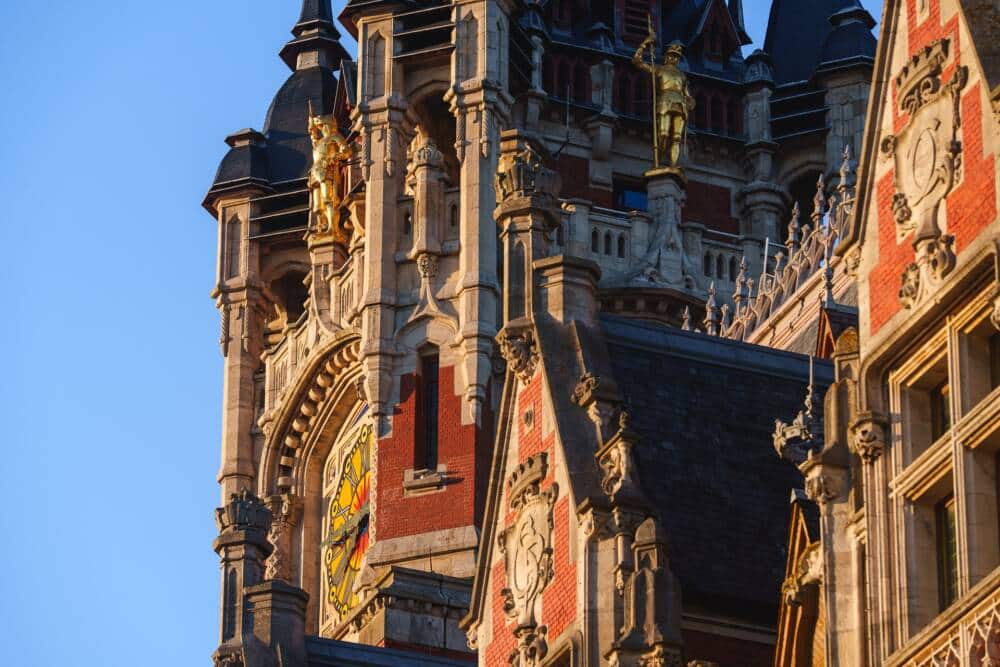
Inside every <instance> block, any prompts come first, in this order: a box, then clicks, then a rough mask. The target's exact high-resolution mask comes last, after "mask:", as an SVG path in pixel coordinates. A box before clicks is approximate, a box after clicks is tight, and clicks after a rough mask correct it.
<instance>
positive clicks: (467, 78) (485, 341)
mask: <svg viewBox="0 0 1000 667" xmlns="http://www.w3.org/2000/svg"><path fill="white" fill-rule="evenodd" d="M455 11H456V12H457V14H456V18H461V22H462V30H463V31H464V32H465V33H466V36H465V39H467V40H472V43H473V44H475V45H477V46H476V48H475V49H460V50H458V51H457V52H456V59H459V58H461V61H458V60H456V63H455V66H454V67H453V68H452V69H453V76H454V81H453V85H452V87H451V88H450V89H449V91H448V92H447V93H446V95H445V101H446V102H447V103H448V104H449V106H450V108H451V111H452V113H453V114H454V115H455V152H456V155H457V157H458V160H459V163H460V166H459V185H460V187H461V191H460V199H459V218H460V222H459V226H460V237H459V240H460V245H461V252H460V254H459V259H458V261H459V278H458V283H457V286H456V289H457V294H458V296H459V299H460V303H459V339H460V340H461V346H462V358H463V363H462V366H461V368H462V372H463V374H464V378H463V382H464V387H465V399H466V400H465V401H464V403H463V408H462V422H463V423H466V424H469V423H477V424H479V423H480V419H481V416H482V409H483V406H484V402H485V399H486V388H487V386H488V385H489V382H490V374H491V370H492V362H491V356H492V354H493V337H494V336H495V335H496V332H497V329H498V327H499V322H498V321H497V310H498V303H499V301H498V299H499V279H498V277H497V272H498V266H497V236H496V229H495V227H494V226H493V225H494V223H493V221H492V215H491V214H492V211H493V208H494V207H495V206H496V201H497V198H496V191H495V190H494V184H493V180H494V177H495V175H496V173H497V160H498V150H497V144H498V132H499V128H500V127H502V126H504V125H505V124H506V123H507V122H508V119H509V113H510V111H509V110H510V106H511V104H512V102H513V100H512V98H511V97H510V94H509V92H508V91H507V71H506V58H507V48H508V46H507V35H508V34H509V31H508V30H507V22H508V20H509V18H508V14H509V5H508V3H507V2H496V1H490V2H463V3H461V4H459V3H456V5H455ZM473 31H474V32H475V34H474V36H473V35H472V34H471V33H472V32H473Z"/></svg>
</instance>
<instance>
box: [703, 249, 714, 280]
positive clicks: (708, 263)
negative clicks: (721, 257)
mask: <svg viewBox="0 0 1000 667" xmlns="http://www.w3.org/2000/svg"><path fill="white" fill-rule="evenodd" d="M701 264H702V270H703V271H704V273H705V275H706V276H708V277H709V278H711V277H712V255H711V254H710V253H707V252H706V253H705V258H704V260H703V261H702V263H701Z"/></svg>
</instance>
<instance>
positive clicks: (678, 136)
mask: <svg viewBox="0 0 1000 667" xmlns="http://www.w3.org/2000/svg"><path fill="white" fill-rule="evenodd" d="M648 22H649V35H648V36H647V37H646V39H644V40H643V41H642V44H640V45H639V48H638V49H636V51H635V55H634V56H632V64H634V65H635V66H636V67H638V68H639V69H641V70H645V71H647V72H649V73H650V75H651V76H652V78H653V166H654V169H659V168H660V156H661V155H662V156H663V158H664V159H665V160H666V161H667V165H666V168H665V171H668V172H672V173H676V174H680V173H681V170H680V168H679V167H678V166H677V163H678V162H679V161H680V157H681V146H683V145H684V141H685V139H686V138H687V124H688V116H689V115H690V114H691V112H692V111H693V110H694V98H693V97H691V93H690V92H689V91H688V81H687V76H685V74H684V72H682V71H681V69H680V67H678V63H680V61H681V58H682V57H683V56H684V49H683V47H682V46H681V45H680V44H679V43H678V42H674V43H673V44H671V45H670V46H668V47H667V50H666V53H664V54H663V64H657V62H656V33H655V32H654V30H653V20H652V18H648ZM647 50H648V51H649V62H646V59H645V52H646V51H647Z"/></svg>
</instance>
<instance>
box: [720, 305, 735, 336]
mask: <svg viewBox="0 0 1000 667" xmlns="http://www.w3.org/2000/svg"><path fill="white" fill-rule="evenodd" d="M721 310H722V320H721V321H722V330H721V331H720V332H719V334H720V335H724V334H725V333H726V331H728V330H729V325H731V324H732V323H733V321H732V318H730V317H729V304H728V303H724V304H722V309H721Z"/></svg>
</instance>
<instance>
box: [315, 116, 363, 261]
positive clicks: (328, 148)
mask: <svg viewBox="0 0 1000 667" xmlns="http://www.w3.org/2000/svg"><path fill="white" fill-rule="evenodd" d="M309 137H310V138H311V139H312V146H313V163H312V167H311V168H310V169H309V181H308V183H309V192H310V197H309V200H310V206H311V209H312V212H313V213H314V214H315V218H314V220H315V222H314V223H313V228H312V229H311V230H310V232H311V233H312V234H314V235H316V237H317V238H320V237H329V236H332V237H333V240H334V241H335V242H337V243H346V242H347V233H346V230H345V229H344V227H343V226H342V225H341V224H340V202H341V190H342V188H343V173H342V169H341V167H342V166H343V164H344V163H345V162H346V161H347V160H349V159H351V157H352V156H353V150H352V149H351V146H350V145H349V144H348V143H347V140H346V139H344V137H343V135H342V134H340V132H339V131H338V130H337V121H336V119H335V118H334V117H333V115H327V116H313V115H312V114H310V116H309Z"/></svg>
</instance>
